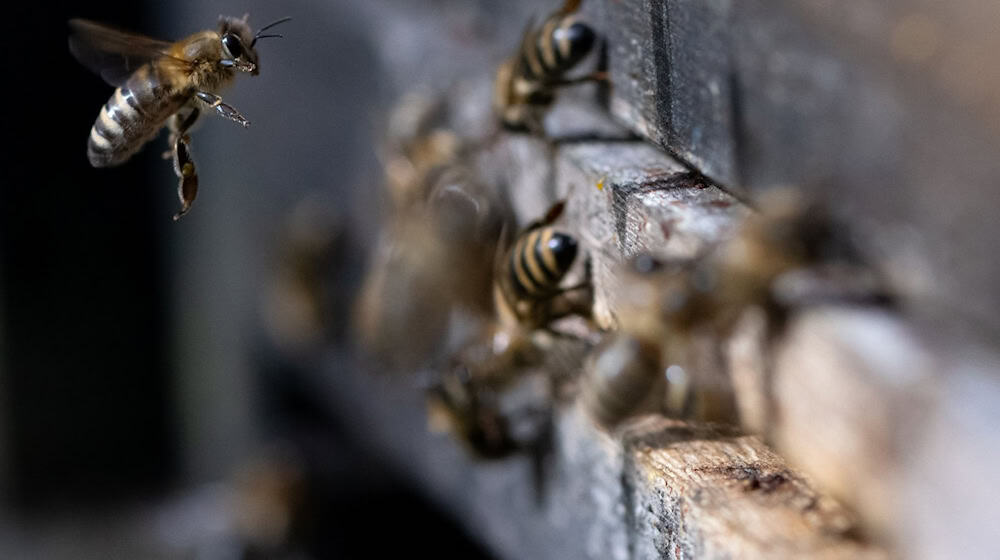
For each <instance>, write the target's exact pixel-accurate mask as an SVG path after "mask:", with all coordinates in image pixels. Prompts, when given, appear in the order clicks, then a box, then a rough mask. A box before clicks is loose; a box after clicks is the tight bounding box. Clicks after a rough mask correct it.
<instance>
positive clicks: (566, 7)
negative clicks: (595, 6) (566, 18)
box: [558, 0, 583, 14]
mask: <svg viewBox="0 0 1000 560" xmlns="http://www.w3.org/2000/svg"><path fill="white" fill-rule="evenodd" d="M582 3H583V0H566V1H565V2H563V5H562V8H561V9H560V10H559V12H558V13H560V14H572V13H575V12H576V11H577V10H579V9H580V4H582Z"/></svg>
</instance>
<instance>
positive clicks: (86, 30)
mask: <svg viewBox="0 0 1000 560" xmlns="http://www.w3.org/2000/svg"><path fill="white" fill-rule="evenodd" d="M69 27H70V29H71V31H72V33H71V35H70V38H69V50H70V52H71V53H73V56H74V57H76V59H77V60H79V61H80V63H81V64H83V65H84V66H86V67H87V68H89V69H90V70H91V71H92V72H94V73H95V74H98V75H100V76H101V77H102V78H104V81H105V82H107V83H109V84H111V85H113V86H120V85H122V84H123V83H124V82H125V80H127V79H128V77H129V76H130V75H131V74H132V73H133V72H135V71H136V70H137V69H138V68H139V67H140V66H142V65H143V64H145V63H147V62H149V61H151V60H155V59H166V60H167V61H168V62H169V63H171V64H177V65H178V66H179V67H181V68H184V69H187V68H189V67H190V66H191V63H190V62H188V61H187V60H184V59H181V58H176V57H174V56H171V55H170V54H169V52H170V45H171V44H170V43H168V42H166V41H158V40H156V39H152V38H150V37H145V36H143V35H138V34H135V33H129V32H127V31H120V30H118V29H114V28H111V27H107V26H105V25H101V24H99V23H94V22H92V21H87V20H83V19H72V20H70V22H69Z"/></svg>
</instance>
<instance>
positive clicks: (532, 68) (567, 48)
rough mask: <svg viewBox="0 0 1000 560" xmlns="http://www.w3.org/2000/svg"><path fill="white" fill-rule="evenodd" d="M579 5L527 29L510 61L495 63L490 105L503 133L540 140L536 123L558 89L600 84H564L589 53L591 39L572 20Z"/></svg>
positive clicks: (571, 2)
mask: <svg viewBox="0 0 1000 560" xmlns="http://www.w3.org/2000/svg"><path fill="white" fill-rule="evenodd" d="M581 2H582V0H566V2H565V3H564V4H563V6H562V8H560V9H559V10H558V11H556V12H555V13H553V14H552V15H550V16H549V17H548V18H546V19H545V21H543V22H542V24H541V25H540V26H537V27H535V26H533V25H531V24H529V25H528V27H527V29H525V32H524V35H523V36H522V38H521V44H520V46H519V47H518V50H517V52H516V53H514V55H513V56H511V57H510V58H508V59H507V60H505V61H504V62H503V63H501V65H500V67H499V68H498V69H497V73H496V81H495V84H494V93H493V105H494V110H495V112H496V113H497V115H498V116H499V118H500V122H501V124H502V125H503V126H504V127H505V128H507V129H508V130H513V131H528V132H531V133H533V134H537V135H540V136H544V135H545V134H544V126H543V124H542V121H543V119H544V117H545V112H546V110H547V109H548V108H549V106H550V105H552V103H553V102H554V101H555V98H556V90H557V89H558V88H561V87H565V86H571V85H575V84H580V83H585V82H593V81H599V80H603V79H605V77H606V76H605V74H604V73H603V72H595V73H592V74H588V75H586V76H582V77H579V78H567V77H566V73H567V72H569V71H570V70H572V69H573V68H574V67H575V66H576V65H577V64H578V63H579V62H580V61H581V60H583V58H584V57H586V56H587V54H588V53H590V51H591V50H592V49H593V47H594V43H595V42H596V39H597V35H596V33H595V32H594V30H593V29H592V28H591V27H590V26H588V25H587V24H585V23H582V22H580V21H578V20H577V18H576V16H575V15H574V14H575V13H576V12H577V10H579V8H580V4H581Z"/></svg>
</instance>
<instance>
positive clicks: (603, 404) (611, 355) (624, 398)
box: [579, 333, 664, 429]
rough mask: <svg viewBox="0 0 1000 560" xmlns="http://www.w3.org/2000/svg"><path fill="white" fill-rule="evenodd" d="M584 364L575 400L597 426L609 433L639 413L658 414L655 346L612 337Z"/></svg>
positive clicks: (659, 383) (621, 335) (659, 372)
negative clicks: (608, 430)
mask: <svg viewBox="0 0 1000 560" xmlns="http://www.w3.org/2000/svg"><path fill="white" fill-rule="evenodd" d="M588 362H589V363H588V364H587V367H586V368H585V370H584V377H583V382H582V384H581V387H580V397H579V398H580V402H581V403H582V406H583V408H584V410H585V411H586V412H587V413H588V414H589V415H590V417H591V418H593V419H594V420H595V421H596V422H597V423H598V424H599V425H601V426H603V427H604V428H606V429H612V428H614V427H615V426H617V425H618V424H620V423H621V422H622V421H623V420H625V419H627V418H629V417H631V416H633V415H634V414H636V413H638V412H640V411H644V410H648V411H650V412H659V411H660V410H661V406H660V404H661V402H662V400H663V398H662V395H663V387H662V385H663V381H664V377H663V368H662V367H661V365H660V348H659V346H657V345H656V344H655V342H651V341H649V340H644V339H642V338H639V337H637V336H635V335H632V334H628V333H616V334H614V335H612V336H610V337H609V338H608V339H607V340H605V341H604V342H603V343H602V344H601V346H599V347H598V348H597V349H595V351H594V354H593V355H592V356H590V359H589V360H588ZM644 403H647V406H643V404H644Z"/></svg>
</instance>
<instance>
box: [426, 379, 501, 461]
mask: <svg viewBox="0 0 1000 560" xmlns="http://www.w3.org/2000/svg"><path fill="white" fill-rule="evenodd" d="M500 390H501V387H498V386H494V385H493V384H491V383H489V382H487V381H486V380H485V379H482V378H473V377H472V375H471V372H470V371H469V370H468V369H467V368H464V367H461V366H458V367H456V368H455V369H453V370H452V371H450V372H448V373H446V374H445V375H443V376H441V378H440V379H438V380H437V382H436V383H435V384H434V385H433V386H431V387H429V388H428V390H427V415H428V418H429V421H430V425H431V428H432V429H434V430H435V431H440V432H447V433H449V434H451V436H452V437H453V438H454V439H455V440H456V441H458V442H459V443H460V444H462V445H463V447H465V449H466V450H467V451H468V452H469V453H471V454H472V455H473V456H475V457H478V458H481V459H498V458H502V457H506V456H507V455H510V454H511V453H513V452H514V451H516V450H517V449H518V448H519V447H520V446H519V444H518V442H517V441H515V439H514V438H513V436H512V434H511V430H510V423H509V419H508V418H507V416H506V415H504V414H503V413H502V411H501V410H500V403H499V399H500Z"/></svg>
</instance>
